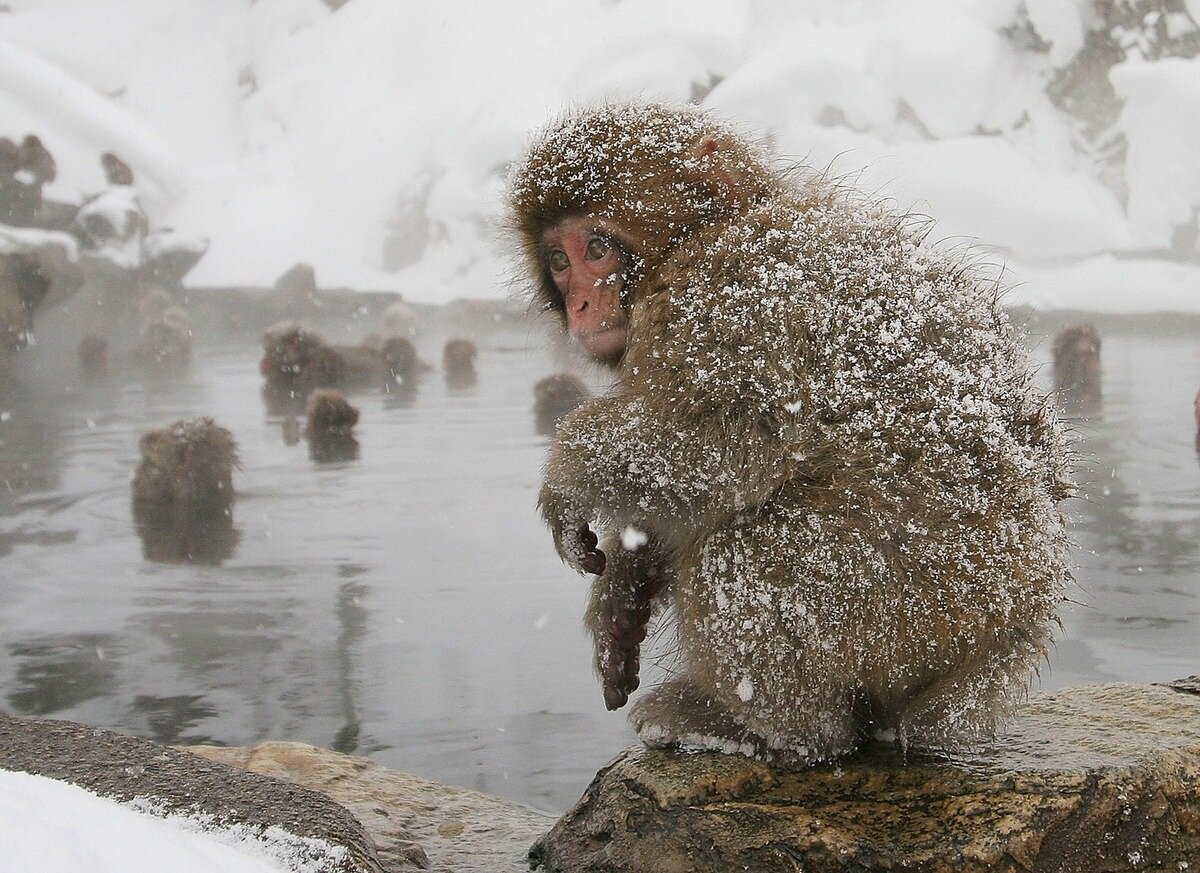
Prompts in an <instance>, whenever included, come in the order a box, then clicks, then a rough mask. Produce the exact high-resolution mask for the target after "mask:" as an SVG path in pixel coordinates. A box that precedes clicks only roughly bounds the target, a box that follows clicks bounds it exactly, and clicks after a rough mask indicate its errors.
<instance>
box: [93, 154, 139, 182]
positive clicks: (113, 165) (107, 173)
mask: <svg viewBox="0 0 1200 873" xmlns="http://www.w3.org/2000/svg"><path fill="white" fill-rule="evenodd" d="M100 166H101V168H102V169H103V170H104V178H105V179H107V180H108V184H110V185H132V184H133V170H132V169H130V167H129V164H127V163H125V162H124V161H123V160H121V159H120V158H118V157H117V156H116V155H114V154H113V153H112V152H105V153H104V154H102V155H101V156H100Z"/></svg>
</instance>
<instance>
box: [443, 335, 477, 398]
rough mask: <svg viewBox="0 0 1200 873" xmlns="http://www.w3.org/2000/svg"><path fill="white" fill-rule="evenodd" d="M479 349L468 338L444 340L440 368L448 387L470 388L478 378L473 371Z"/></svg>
mask: <svg viewBox="0 0 1200 873" xmlns="http://www.w3.org/2000/svg"><path fill="white" fill-rule="evenodd" d="M478 354H479V349H477V348H476V347H475V343H473V342H471V341H470V340H469V339H451V340H447V341H446V345H445V348H443V350H442V369H443V371H444V372H445V375H446V384H447V385H448V386H449V387H450V388H457V389H461V388H470V387H472V386H473V385H474V384H475V382H476V381H477V380H478V374H477V373H476V372H475V358H476V356H477V355H478Z"/></svg>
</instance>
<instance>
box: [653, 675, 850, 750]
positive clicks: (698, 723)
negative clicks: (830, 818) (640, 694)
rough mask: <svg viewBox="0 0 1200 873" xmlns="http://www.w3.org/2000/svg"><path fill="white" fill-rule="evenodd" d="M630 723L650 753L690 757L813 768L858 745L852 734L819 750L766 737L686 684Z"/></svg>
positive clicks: (669, 687) (663, 692) (664, 691)
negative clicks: (709, 753)
mask: <svg viewBox="0 0 1200 873" xmlns="http://www.w3.org/2000/svg"><path fill="white" fill-rule="evenodd" d="M630 720H631V721H632V722H633V724H634V727H635V728H636V729H637V732H638V737H639V738H640V739H641V741H642V742H643V743H645V744H646V745H647V746H649V747H650V748H656V749H660V748H668V749H669V748H674V749H680V750H682V751H686V752H700V751H712V752H722V753H724V754H727V755H733V754H736V755H745V756H746V757H748V758H757V759H759V760H762V761H770V762H772V763H777V764H784V765H790V766H809V765H811V764H815V763H818V762H820V761H827V760H829V759H831V758H836V757H838V756H840V755H843V754H845V753H846V752H849V751H851V750H852V749H853V748H854V747H855V746H856V745H857V744H858V739H857V737H856V736H855V735H854V731H853V730H852V729H851V728H850V725H849V720H847V729H846V733H845V736H844V737H839V738H838V739H837V740H836V741H832V742H831V741H830V738H828V737H824V738H822V742H821V743H820V745H815V744H812V743H808V742H805V741H802V740H798V739H795V738H793V737H786V736H782V735H778V736H772V735H764V734H762V733H759V732H757V731H754V730H752V729H750V728H749V727H747V726H746V725H745V724H743V723H741V722H740V721H738V719H737V718H736V716H735V715H734V714H733V713H731V712H730V711H729V710H727V709H725V708H724V707H722V706H721V705H720V704H719V703H717V702H716V701H715V700H713V699H712V697H711V696H710V695H708V694H707V693H705V692H703V691H701V690H699V689H698V688H697V687H696V686H694V685H692V684H691V683H690V682H688V681H687V680H686V679H677V680H673V681H671V682H666V683H664V684H663V685H661V686H660V687H658V688H656V689H655V690H654V691H652V692H651V693H649V694H648V695H646V697H644V698H643V699H642V700H640V701H639V702H638V704H637V705H636V706H635V707H634V709H633V712H632V714H631V715H630Z"/></svg>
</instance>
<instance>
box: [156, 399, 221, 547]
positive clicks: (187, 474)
mask: <svg viewBox="0 0 1200 873" xmlns="http://www.w3.org/2000/svg"><path fill="white" fill-rule="evenodd" d="M140 448H141V454H142V462H141V465H140V466H139V467H138V469H137V473H136V474H135V475H134V478H133V516H134V519H135V521H137V523H138V528H139V533H140V534H141V536H142V542H143V545H144V548H145V551H146V557H147V558H149V559H150V560H156V561H198V562H202V563H216V562H218V561H220V560H223V559H224V558H225V557H227V556H228V555H229V553H230V552H231V551H232V549H233V545H234V544H235V543H236V542H237V534H236V532H234V531H233V530H232V527H233V512H232V504H233V498H234V491H233V471H234V469H235V468H236V467H237V466H238V455H237V442H236V441H235V440H234V438H233V435H232V434H231V433H230V432H229V431H227V430H226V429H225V428H223V427H220V426H219V425H217V424H215V423H214V422H213V420H212V419H211V418H197V419H194V420H191V421H176V422H174V423H173V424H170V425H167V426H166V427H162V428H159V429H157V430H152V431H149V432H148V433H146V434H144V435H143V436H142V438H141V442H140Z"/></svg>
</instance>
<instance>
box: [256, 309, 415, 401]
mask: <svg viewBox="0 0 1200 873" xmlns="http://www.w3.org/2000/svg"><path fill="white" fill-rule="evenodd" d="M422 366H423V365H422V363H421V361H420V359H419V358H418V357H417V352H416V349H415V348H414V347H413V344H412V342H411V341H409V340H407V339H405V338H404V337H392V338H390V339H388V340H385V341H384V342H383V344H382V346H375V345H358V346H331V345H329V344H327V343H326V342H325V341H324V340H323V339H322V338H321V337H320V336H319V335H318V334H316V333H313V332H312V331H309V330H304V329H303V328H301V327H298V326H297V325H294V324H284V325H281V326H279V327H275V328H272V329H270V330H268V331H267V332H266V333H265V334H264V335H263V357H262V359H261V360H260V361H259V371H260V372H261V373H262V375H263V376H264V377H265V378H266V389H265V391H264V395H265V396H266V398H267V400H268V403H269V404H270V405H272V406H278V407H279V408H280V409H281V410H284V409H286V408H287V407H289V406H294V407H302V405H303V403H304V401H305V400H306V399H307V398H308V395H309V394H311V393H312V391H313V390H314V389H316V388H336V389H338V390H339V391H354V390H356V389H363V388H382V389H384V390H388V391H390V390H393V389H394V388H395V387H396V386H398V385H404V387H405V388H406V389H407V388H411V387H412V386H414V385H415V384H416V381H417V377H418V375H419V373H420V372H421V369H422Z"/></svg>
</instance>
